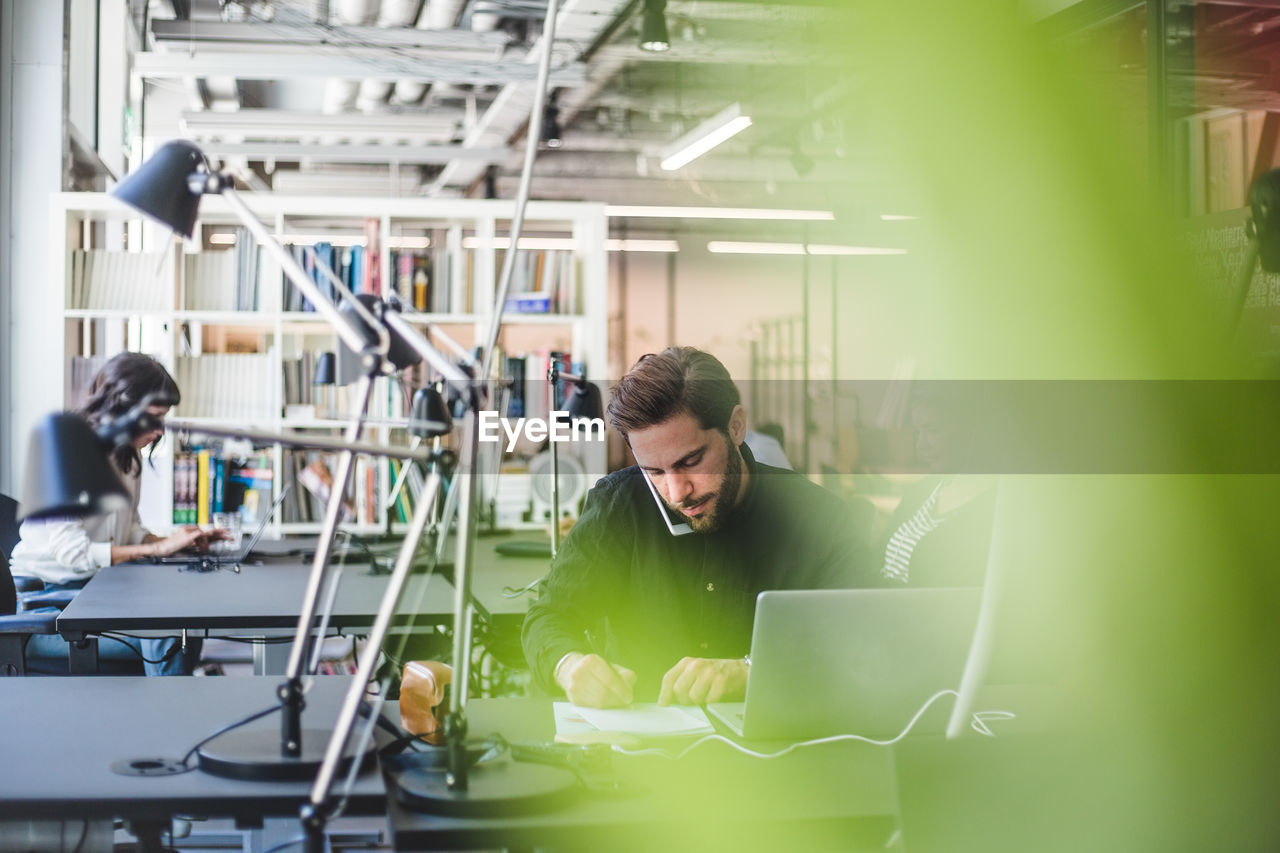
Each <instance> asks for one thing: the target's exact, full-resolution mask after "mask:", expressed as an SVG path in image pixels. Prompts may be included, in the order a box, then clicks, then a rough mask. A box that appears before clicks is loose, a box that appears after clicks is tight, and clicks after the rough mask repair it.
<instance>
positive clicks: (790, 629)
mask: <svg viewBox="0 0 1280 853" xmlns="http://www.w3.org/2000/svg"><path fill="white" fill-rule="evenodd" d="M981 595H982V591H981V590H980V589H977V588H973V589H841V590H795V591H783V590H778V591H769V592H762V593H760V596H759V598H757V600H756V619H755V627H754V630H753V633H752V636H751V674H750V675H749V676H748V678H747V692H746V701H744V702H723V703H714V704H712V705H708V706H707V712H708V713H709V714H710V715H711V716H712V717H714V718H715V719H717V720H719V721H720V722H721V723H722V724H723V725H724V726H725V727H727V728H728V729H729V730H730V731H732V732H733V733H734V734H736V735H738V736H739V737H741V738H743V739H746V740H793V741H794V740H803V739H809V738H819V737H828V736H831V735H840V734H853V735H861V736H863V737H869V738H875V739H888V738H892V737H895V736H896V735H898V734H899V733H900V732H901V731H902V730H903V729H904V728H906V726H907V723H909V722H910V721H911V718H912V717H913V716H915V714H916V712H917V711H919V710H920V708H921V707H922V706H923V705H924V703H925V702H926V701H927V700H928V699H929V697H930V696H933V695H934V694H935V693H937V692H938V691H939V690H947V689H955V688H956V686H957V685H958V684H959V682H960V676H961V672H962V671H963V669H964V665H965V658H966V656H967V654H968V651H969V644H970V640H972V638H973V631H974V625H975V623H976V621H977V618H978V605H979V600H980V598H981ZM952 704H953V702H952V700H951V699H949V698H946V699H939V700H938V701H937V702H936V703H935V704H934V706H932V707H931V708H930V712H929V713H926V714H925V715H924V716H923V717H922V718H921V719H920V720H919V721H918V723H917V725H916V727H915V728H913V729H912V731H913V732H916V731H936V732H942V731H943V730H944V729H945V728H946V722H947V714H948V713H949V711H950V709H951V705H952Z"/></svg>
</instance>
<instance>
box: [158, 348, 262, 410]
mask: <svg viewBox="0 0 1280 853" xmlns="http://www.w3.org/2000/svg"><path fill="white" fill-rule="evenodd" d="M273 361H274V359H273V353H272V352H271V351H270V350H268V351H267V352H262V353H205V354H204V355H201V356H199V357H196V356H179V357H178V358H177V360H176V362H175V373H176V375H175V377H174V378H175V379H176V381H177V383H178V387H179V388H185V389H187V393H186V394H184V395H183V397H182V402H181V403H179V404H178V406H177V412H175V414H180V415H181V416H182V417H185V418H222V419H227V420H238V421H243V422H263V421H270V420H273V419H274V418H276V417H277V415H278V412H279V405H278V404H277V402H276V400H275V388H274V383H273V382H263V377H270V376H271V375H272V374H273V372H274V370H273V366H274V365H273Z"/></svg>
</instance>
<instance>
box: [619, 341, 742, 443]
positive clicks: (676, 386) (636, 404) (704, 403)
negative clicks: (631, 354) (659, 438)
mask: <svg viewBox="0 0 1280 853" xmlns="http://www.w3.org/2000/svg"><path fill="white" fill-rule="evenodd" d="M741 402H742V396H741V395H740V394H739V393H738V386H736V385H734V384H733V380H732V379H731V378H730V377H729V371H728V370H725V367H724V365H723V364H721V363H720V361H719V360H718V359H717V358H716V357H715V356H713V355H711V353H707V352H703V351H702V350H700V349H694V348H693V347H667V348H666V349H664V350H663V351H662V352H660V353H649V354H648V355H644V356H641V357H640V360H639V361H637V362H636V363H635V365H634V366H633V367H632V368H631V369H630V370H628V371H627V375H626V376H624V377H622V379H620V380H618V384H616V385H614V386H613V390H612V391H611V392H610V395H609V421H610V422H611V423H612V424H613V428H614V429H616V430H617V431H618V432H620V433H622V436H623V438H626V436H627V433H629V432H631V431H632V430H637V429H644V428H645V427H651V426H656V425H657V424H660V423H665V422H666V421H668V420H670V419H671V418H673V417H675V416H676V415H679V414H682V413H686V412H687V413H688V414H690V415H692V416H693V417H694V419H696V420H697V421H698V425H699V426H701V427H702V428H703V429H715V430H719V431H720V432H723V433H724V434H725V435H728V434H729V418H730V416H732V415H733V409H734V407H735V406H737V405H738V404H739V403H741Z"/></svg>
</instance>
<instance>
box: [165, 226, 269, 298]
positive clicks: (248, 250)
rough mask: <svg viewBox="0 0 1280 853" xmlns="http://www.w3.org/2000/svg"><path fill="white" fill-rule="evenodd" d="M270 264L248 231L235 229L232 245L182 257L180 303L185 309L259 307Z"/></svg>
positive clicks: (265, 292) (265, 290) (264, 291)
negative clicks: (181, 293)
mask: <svg viewBox="0 0 1280 853" xmlns="http://www.w3.org/2000/svg"><path fill="white" fill-rule="evenodd" d="M269 269H271V266H270V265H269V264H268V262H267V258H266V256H265V254H264V252H263V250H262V249H261V247H259V246H257V245H255V244H254V242H253V240H252V239H251V238H250V237H249V233H248V231H246V230H245V229H243V228H241V229H239V230H238V231H237V232H236V243H235V246H234V247H232V248H230V249H227V250H226V251H220V252H201V253H199V254H193V255H187V256H185V257H184V258H183V307H184V308H186V310H188V311H262V310H270V309H271V308H272V307H274V306H272V305H269V304H267V298H266V294H267V287H266V286H265V282H266V281H267V276H268V275H269V272H268V270H269Z"/></svg>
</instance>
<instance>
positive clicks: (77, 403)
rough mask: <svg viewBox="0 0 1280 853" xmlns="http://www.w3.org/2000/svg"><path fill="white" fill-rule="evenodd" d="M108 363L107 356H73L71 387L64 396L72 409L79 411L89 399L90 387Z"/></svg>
mask: <svg viewBox="0 0 1280 853" xmlns="http://www.w3.org/2000/svg"><path fill="white" fill-rule="evenodd" d="M106 363H107V357H106V356H105V355H73V356H72V357H71V375H70V377H69V378H68V379H69V382H70V385H69V387H68V388H67V389H66V390H67V393H66V394H65V395H64V396H63V399H64V400H69V401H70V402H71V408H72V409H79V408H80V407H82V406H83V405H84V404H85V403H86V402H88V399H89V386H90V385H92V384H93V379H94V377H95V376H97V375H98V371H99V370H101V369H102V366H103V365H104V364H106Z"/></svg>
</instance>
